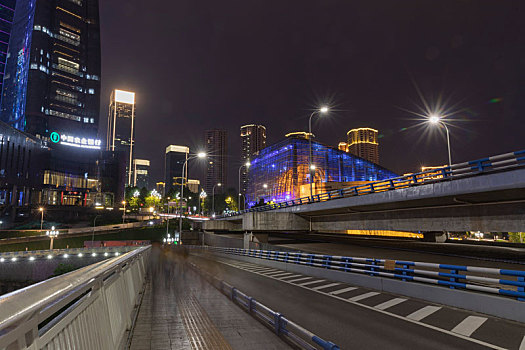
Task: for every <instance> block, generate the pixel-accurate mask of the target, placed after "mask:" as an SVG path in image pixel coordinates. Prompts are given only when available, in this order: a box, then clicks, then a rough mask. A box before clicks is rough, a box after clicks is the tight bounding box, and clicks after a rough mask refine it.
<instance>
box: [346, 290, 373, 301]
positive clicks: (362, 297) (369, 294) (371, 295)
mask: <svg viewBox="0 0 525 350" xmlns="http://www.w3.org/2000/svg"><path fill="white" fill-rule="evenodd" d="M378 294H379V293H378V292H368V293H365V294H359V295H356V296H355V297H352V298H348V299H347V300H350V301H359V300H363V299H366V298H371V297H373V296H376V295H378Z"/></svg>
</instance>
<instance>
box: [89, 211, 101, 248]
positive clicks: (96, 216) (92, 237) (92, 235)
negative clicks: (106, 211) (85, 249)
mask: <svg viewBox="0 0 525 350" xmlns="http://www.w3.org/2000/svg"><path fill="white" fill-rule="evenodd" d="M99 216H100V215H95V218H94V219H93V232H92V233H91V243H93V240H94V238H95V222H96V221H97V218H98V217H99ZM91 248H93V245H91Z"/></svg>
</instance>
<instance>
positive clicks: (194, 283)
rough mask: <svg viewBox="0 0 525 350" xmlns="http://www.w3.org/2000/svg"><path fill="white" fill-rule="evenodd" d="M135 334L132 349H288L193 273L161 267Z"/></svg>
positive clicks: (172, 265)
mask: <svg viewBox="0 0 525 350" xmlns="http://www.w3.org/2000/svg"><path fill="white" fill-rule="evenodd" d="M159 264H160V265H161V266H160V268H158V269H153V274H152V281H150V282H148V284H147V287H146V292H145V294H144V298H143V301H142V304H141V307H140V311H139V314H138V317H137V323H136V325H135V328H134V330H133V334H132V338H131V339H132V341H131V349H133V350H146V349H148V350H149V349H152V350H153V349H155V350H164V349H224V350H228V349H288V348H289V347H288V346H287V345H286V344H285V343H284V342H283V341H282V340H281V339H280V338H278V337H276V336H275V335H274V333H273V332H271V331H270V330H269V329H267V328H266V327H264V326H263V325H261V324H260V323H259V322H257V321H256V320H254V319H253V318H252V317H251V316H250V315H248V314H246V313H245V312H244V311H243V310H241V309H240V308H239V307H238V306H237V305H235V304H233V303H232V302H231V301H230V300H229V299H228V298H226V296H224V295H223V294H221V293H220V292H219V291H217V290H216V289H215V288H214V287H213V286H211V285H210V284H209V283H208V282H206V281H205V280H204V279H201V278H200V276H199V275H197V274H196V273H195V272H194V271H193V270H190V269H184V268H183V265H182V264H181V263H173V262H170V263H168V262H167V261H162V262H159Z"/></svg>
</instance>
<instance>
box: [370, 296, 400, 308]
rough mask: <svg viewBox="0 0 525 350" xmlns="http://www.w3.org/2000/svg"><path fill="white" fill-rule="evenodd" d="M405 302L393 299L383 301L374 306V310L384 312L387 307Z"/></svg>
mask: <svg viewBox="0 0 525 350" xmlns="http://www.w3.org/2000/svg"><path fill="white" fill-rule="evenodd" d="M404 301H407V299H405V298H394V299H390V300H388V301H385V302H384V303H381V304H379V305H376V306H374V307H375V308H376V309H379V310H386V309H388V308H389V307H392V306H396V305H398V304H401V303H402V302H404Z"/></svg>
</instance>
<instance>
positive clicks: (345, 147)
mask: <svg viewBox="0 0 525 350" xmlns="http://www.w3.org/2000/svg"><path fill="white" fill-rule="evenodd" d="M337 148H338V149H339V150H340V151H344V152H348V143H346V142H339V144H338V145H337Z"/></svg>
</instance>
